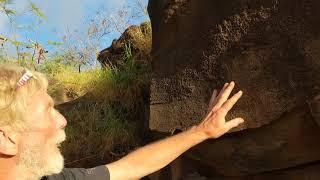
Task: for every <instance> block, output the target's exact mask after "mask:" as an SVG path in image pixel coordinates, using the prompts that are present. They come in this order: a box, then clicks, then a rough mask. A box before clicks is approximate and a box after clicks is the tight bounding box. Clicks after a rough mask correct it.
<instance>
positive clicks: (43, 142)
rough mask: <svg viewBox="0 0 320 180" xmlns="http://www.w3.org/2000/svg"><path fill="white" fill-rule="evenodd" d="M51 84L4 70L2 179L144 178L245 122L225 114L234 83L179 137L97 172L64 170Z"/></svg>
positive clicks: (0, 89) (0, 78)
mask: <svg viewBox="0 0 320 180" xmlns="http://www.w3.org/2000/svg"><path fill="white" fill-rule="evenodd" d="M47 86H48V83H47V80H46V78H45V76H44V75H43V74H41V73H38V72H31V71H28V70H26V69H24V68H22V67H19V66H16V65H2V66H0V114H1V115H0V179H1V180H35V179H48V180H75V179H81V180H84V179H99V180H103V179H105V180H107V179H112V180H118V179H119V180H125V179H139V178H141V177H144V176H146V175H148V174H150V173H153V172H155V171H157V170H159V169H161V168H162V167H164V166H166V165H167V164H169V163H170V162H171V161H173V160H174V159H176V158H177V157H178V156H179V155H181V154H182V153H183V152H185V151H186V150H188V149H189V148H191V147H192V146H195V145H196V144H198V143H200V142H202V141H204V140H207V139H210V138H218V137H220V136H222V135H223V134H225V133H226V132H228V131H229V130H230V129H231V128H234V127H236V126H238V125H239V124H240V123H242V122H243V119H242V118H236V119H233V120H230V121H227V122H226V120H225V116H226V115H227V113H228V111H229V110H230V109H231V108H232V106H233V105H234V104H235V103H236V102H237V101H238V99H239V98H240V97H241V95H242V92H241V91H239V92H238V93H236V94H235V95H233V96H232V97H231V98H230V99H228V98H229V96H230V94H231V91H232V89H233V88H234V86H235V84H234V82H231V83H226V84H225V85H224V87H223V88H222V90H221V91H220V93H219V94H218V93H217V91H216V90H215V91H214V93H213V95H212V98H211V100H210V105H209V107H210V111H209V112H208V114H207V116H206V117H205V118H204V119H203V121H202V122H201V123H200V124H199V125H196V126H193V127H192V128H190V129H189V130H187V131H184V132H182V133H180V134H177V135H175V136H172V137H169V138H166V139H163V140H161V141H158V142H155V143H152V144H150V145H147V146H145V147H142V148H140V149H138V150H136V151H134V152H132V153H130V154H129V155H127V156H125V157H124V158H122V159H120V160H118V161H116V162H113V163H110V164H107V165H102V166H98V167H95V168H92V169H81V168H74V169H67V168H65V169H64V168H63V166H64V165H63V157H62V155H61V153H60V150H59V145H60V143H61V142H63V141H64V140H65V138H66V135H65V132H64V128H65V126H66V125H67V121H66V119H65V118H64V117H63V116H62V115H61V114H60V113H59V112H58V111H57V110H56V109H55V108H54V102H53V100H52V98H51V97H50V96H49V95H48V94H47Z"/></svg>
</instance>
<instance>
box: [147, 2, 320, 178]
mask: <svg viewBox="0 0 320 180" xmlns="http://www.w3.org/2000/svg"><path fill="white" fill-rule="evenodd" d="M319 8H320V1H317V0H270V1H265V0H215V1H212V0H201V1H197V0H163V1H156V0H150V1H149V6H148V10H149V14H150V17H151V23H152V36H153V37H152V68H153V76H152V85H151V107H150V121H149V127H150V129H151V130H154V131H158V132H167V133H170V132H173V131H174V130H176V129H186V128H188V127H190V126H192V125H194V124H197V123H199V122H200V120H201V119H202V117H203V116H204V115H205V111H206V108H207V104H208V100H209V98H210V94H211V92H212V91H213V89H215V88H216V89H220V88H221V86H222V85H223V84H224V82H229V81H231V80H234V81H235V82H236V83H237V88H236V89H235V92H236V91H237V90H239V89H241V90H243V91H244V95H243V97H242V98H241V100H240V101H239V102H238V104H237V105H236V106H235V107H234V109H233V110H232V111H231V112H230V114H229V116H228V118H230V119H231V118H233V117H238V116H241V117H243V118H245V120H246V122H245V123H244V124H243V125H242V126H241V127H239V128H237V129H234V130H233V133H231V134H230V135H227V136H225V137H223V138H221V139H219V140H218V141H212V142H211V141H208V142H206V143H203V144H201V145H200V146H197V147H196V148H194V149H193V150H192V151H190V152H189V153H187V155H186V156H188V157H190V158H193V159H197V160H198V161H199V162H201V163H204V164H206V166H207V168H208V169H209V170H211V171H212V174H218V175H221V176H247V175H250V174H259V173H265V172H270V171H275V170H281V169H287V168H290V167H295V166H300V165H303V164H306V163H311V162H315V161H319V160H320V153H318V152H320V151H319V150H320V146H319V145H318V144H317V143H316V139H317V138H318V137H319V135H320V134H319V133H318V131H319V130H320V129H319V126H318V125H317V123H316V122H317V121H316V120H318V118H319V117H318V116H317V115H314V113H313V115H312V112H319V109H320V107H319V105H314V104H319V102H316V103H308V102H310V101H311V100H312V99H313V98H314V97H315V96H316V95H317V94H319V93H320V60H319V58H320V34H319V32H320V12H319V10H318V9H319ZM310 104H313V105H312V108H311V110H310ZM312 109H313V110H312ZM317 177H319V176H317ZM289 179H290V178H289Z"/></svg>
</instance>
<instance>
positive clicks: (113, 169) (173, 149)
mask: <svg viewBox="0 0 320 180" xmlns="http://www.w3.org/2000/svg"><path fill="white" fill-rule="evenodd" d="M206 139H207V137H206V135H205V134H203V133H201V132H200V131H198V130H197V128H196V127H193V128H191V129H189V130H187V131H185V132H181V133H179V134H177V135H175V136H171V137H168V138H166V139H163V140H160V141H157V142H154V143H152V144H149V145H147V146H145V147H142V148H140V149H138V150H136V151H134V152H132V153H130V154H129V155H127V156H125V157H124V158H122V159H120V160H118V161H116V162H114V163H111V164H108V165H107V167H108V169H109V171H110V176H111V179H112V180H113V179H115V180H116V179H139V178H141V177H144V176H146V175H148V174H151V173H153V172H155V171H157V170H159V169H161V168H163V167H165V166H166V165H167V164H169V163H170V162H171V161H173V160H174V159H176V158H177V157H178V156H180V155H181V154H182V153H184V152H185V151H187V150H188V149H189V148H191V147H192V146H195V145H196V144H199V143H200V142H202V141H204V140H206ZM119 167H121V168H122V169H121V170H119V169H117V168H119ZM124 176H125V177H124Z"/></svg>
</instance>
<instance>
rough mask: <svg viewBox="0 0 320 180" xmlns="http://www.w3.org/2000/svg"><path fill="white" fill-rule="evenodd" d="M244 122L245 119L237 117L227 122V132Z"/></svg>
mask: <svg viewBox="0 0 320 180" xmlns="http://www.w3.org/2000/svg"><path fill="white" fill-rule="evenodd" d="M243 122H244V120H243V119H242V118H235V119H232V120H230V121H228V122H226V124H225V129H226V132H228V131H229V130H230V129H232V128H235V127H237V126H239V125H240V124H241V123H243Z"/></svg>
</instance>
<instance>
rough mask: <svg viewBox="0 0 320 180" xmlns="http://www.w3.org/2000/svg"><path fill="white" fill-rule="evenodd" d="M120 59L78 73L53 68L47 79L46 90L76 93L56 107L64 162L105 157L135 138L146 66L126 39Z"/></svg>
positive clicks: (130, 144)
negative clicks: (64, 122)
mask: <svg viewBox="0 0 320 180" xmlns="http://www.w3.org/2000/svg"><path fill="white" fill-rule="evenodd" d="M123 60H124V63H123V64H122V65H121V66H118V67H115V66H112V65H110V66H107V67H105V68H101V69H93V70H88V71H86V72H82V73H78V72H76V71H73V72H72V71H70V69H67V68H62V69H61V70H60V71H59V73H53V74H54V76H52V77H53V79H55V81H56V82H59V83H60V84H59V85H57V84H58V83H56V84H55V85H53V86H52V88H50V90H49V91H50V92H51V93H52V92H56V91H57V88H61V89H67V90H68V92H72V93H71V94H75V95H76V96H77V97H80V96H81V98H79V99H77V100H76V101H74V102H75V103H73V104H71V105H70V106H69V105H68V103H66V104H63V105H62V107H61V110H62V112H63V114H64V115H65V116H66V117H67V119H68V126H67V128H66V132H67V136H68V140H67V142H66V143H65V144H64V146H63V150H64V154H65V155H66V157H67V162H68V161H70V160H71V161H72V160H77V159H82V158H84V157H91V156H94V157H95V158H97V157H99V158H101V159H109V160H110V158H111V159H112V158H117V157H118V156H121V155H122V154H123V153H125V152H127V151H128V150H129V149H132V148H133V147H136V146H137V145H139V143H141V133H142V132H143V131H144V129H140V128H143V122H142V120H141V119H140V118H141V112H143V108H144V107H145V106H144V105H145V104H146V102H145V99H146V96H147V95H146V94H145V90H146V89H147V88H148V85H149V76H148V74H149V73H148V72H149V69H148V67H149V66H148V65H147V64H137V63H136V62H135V59H134V58H133V55H132V52H131V48H130V46H129V45H127V46H126V48H125V51H124V53H123ZM54 69H59V68H56V67H55V68H54ZM58 91H59V90H58ZM58 108H59V107H58ZM75 148H76V149H77V151H76V152H75V151H74V149H75ZM71 166H72V164H71Z"/></svg>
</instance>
